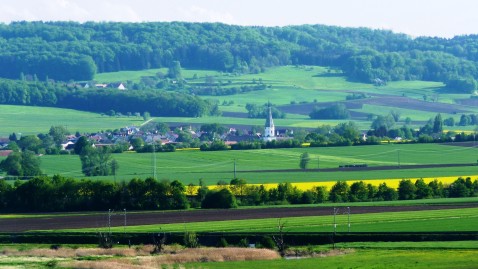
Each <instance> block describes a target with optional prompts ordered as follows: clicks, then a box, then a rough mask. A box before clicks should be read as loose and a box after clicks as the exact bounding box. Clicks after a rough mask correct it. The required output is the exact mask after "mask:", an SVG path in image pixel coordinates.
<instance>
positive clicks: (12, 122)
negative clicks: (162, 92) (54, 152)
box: [0, 105, 143, 137]
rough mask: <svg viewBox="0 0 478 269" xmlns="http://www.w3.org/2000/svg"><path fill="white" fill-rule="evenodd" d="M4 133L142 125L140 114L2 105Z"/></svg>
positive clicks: (0, 117)
mask: <svg viewBox="0 0 478 269" xmlns="http://www.w3.org/2000/svg"><path fill="white" fill-rule="evenodd" d="M0 122H1V123H2V127H1V128H0V137H8V135H10V134H11V133H14V132H15V133H17V134H18V133H21V134H23V135H33V134H35V135H36V134H39V133H48V131H49V130H50V127H51V126H65V127H67V128H68V130H70V132H73V133H75V132H76V131H79V132H98V131H100V130H108V129H117V128H121V127H125V126H131V125H136V126H138V125H141V124H142V123H143V118H140V117H109V116H102V115H100V114H97V113H91V112H83V111H77V110H72V109H61V108H51V107H34V106H10V105H0Z"/></svg>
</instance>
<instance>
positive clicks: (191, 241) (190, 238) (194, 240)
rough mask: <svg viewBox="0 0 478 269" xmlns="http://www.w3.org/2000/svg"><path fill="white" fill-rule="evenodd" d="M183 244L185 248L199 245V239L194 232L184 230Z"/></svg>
mask: <svg viewBox="0 0 478 269" xmlns="http://www.w3.org/2000/svg"><path fill="white" fill-rule="evenodd" d="M183 243H184V246H185V247H187V248H197V247H199V240H198V237H197V235H196V233H195V232H185V233H184V237H183Z"/></svg>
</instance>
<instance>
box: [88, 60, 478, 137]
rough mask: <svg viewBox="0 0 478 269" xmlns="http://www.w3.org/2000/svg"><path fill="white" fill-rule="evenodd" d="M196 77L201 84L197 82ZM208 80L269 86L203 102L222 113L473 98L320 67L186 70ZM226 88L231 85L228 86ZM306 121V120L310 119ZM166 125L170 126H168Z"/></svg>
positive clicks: (123, 76)
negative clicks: (387, 99)
mask: <svg viewBox="0 0 478 269" xmlns="http://www.w3.org/2000/svg"><path fill="white" fill-rule="evenodd" d="M157 72H162V73H167V69H164V68H163V69H151V70H143V71H121V72H113V73H102V74H97V75H96V77H95V79H96V80H97V81H101V82H114V81H133V82H138V81H139V80H140V78H141V77H142V76H154V75H155V74H156V73H157ZM194 75H196V77H197V78H193V76H194ZM207 76H212V77H214V80H215V81H216V82H218V83H222V84H223V86H222V87H224V88H228V87H240V86H243V85H251V84H253V83H254V81H255V82H258V81H259V80H260V81H261V82H262V83H264V84H265V85H267V86H268V88H267V89H265V90H261V91H253V92H247V93H242V94H236V95H226V96H203V98H207V99H213V100H217V101H218V102H219V104H222V103H223V102H224V101H226V102H230V101H232V102H233V104H232V105H224V106H223V105H221V106H220V109H221V110H222V111H227V112H246V109H245V106H246V104H247V103H254V104H264V103H267V102H269V101H270V102H272V103H273V104H274V105H277V106H280V105H288V104H290V103H311V102H313V101H316V102H317V103H318V104H320V103H321V102H336V101H344V100H345V97H346V96H347V95H349V94H350V93H351V92H362V93H366V94H373V95H381V96H384V95H385V96H405V97H409V98H413V99H418V100H423V98H424V96H427V97H429V98H431V97H434V98H435V97H436V99H437V100H436V102H440V103H445V104H453V103H455V99H466V98H469V96H470V95H469V94H456V93H446V92H444V91H443V90H442V88H443V87H444V84H443V83H441V82H428V81H396V82H389V83H388V84H387V85H386V86H380V87H377V86H374V85H371V84H365V83H356V82H351V81H348V80H347V79H346V77H345V76H344V75H343V74H342V73H340V72H337V71H335V70H331V69H330V68H328V67H321V66H306V67H304V66H300V67H296V66H281V67H274V68H269V69H267V70H266V71H265V72H264V73H259V74H243V75H237V74H230V73H221V72H217V71H212V70H190V69H183V77H184V78H185V79H186V80H187V82H188V84H189V85H191V86H194V85H195V84H201V83H204V82H205V81H206V77H207ZM226 82H227V83H226ZM464 108H465V109H466V110H469V111H473V112H478V110H477V109H476V108H474V107H464ZM390 110H399V111H401V110H402V109H399V108H394V107H393V106H390V107H386V108H385V109H384V108H383V107H382V108H380V109H373V108H370V107H364V108H363V109H359V110H355V111H357V112H363V113H375V114H379V115H385V114H388V113H389V111H390ZM435 115H436V113H433V112H427V111H424V110H422V108H421V107H417V108H416V110H404V111H403V117H402V118H403V119H404V118H406V117H411V118H412V120H415V121H417V120H419V121H424V120H425V121H426V120H428V119H429V118H430V117H433V116H435ZM442 116H443V117H444V118H446V117H449V116H453V117H456V118H457V117H458V116H457V115H453V114H446V113H444V114H443V115H442ZM306 118H307V116H306ZM191 120H192V119H184V121H185V122H190V121H191ZM166 121H168V120H166ZM174 121H177V122H183V120H182V119H174ZM195 121H196V122H197V123H208V122H210V121H211V119H207V118H202V119H197V120H195ZM219 122H228V123H231V124H248V125H251V123H252V124H253V122H254V121H247V120H245V119H232V121H231V119H223V121H219ZM277 125H278V126H290V127H303V128H314V127H317V126H318V124H317V123H312V124H311V123H310V122H307V121H304V120H303V119H298V121H297V119H294V123H289V122H288V121H287V120H286V121H282V122H278V124H277ZM362 126H363V128H364V129H367V128H368V127H369V126H370V122H366V121H365V122H361V127H362Z"/></svg>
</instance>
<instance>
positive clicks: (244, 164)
mask: <svg viewBox="0 0 478 269" xmlns="http://www.w3.org/2000/svg"><path fill="white" fill-rule="evenodd" d="M304 152H308V153H309V155H310V157H311V161H310V163H309V168H310V169H317V168H320V169H325V168H337V167H338V166H339V165H344V164H364V163H365V164H368V165H369V166H397V169H393V170H387V171H380V170H378V171H351V172H346V171H343V170H342V171H332V172H326V171H322V172H321V171H320V169H319V171H313V172H312V171H298V170H296V171H293V169H299V159H300V155H301V154H302V153H304ZM112 156H113V158H114V159H116V160H117V161H118V163H119V169H118V171H117V177H116V178H117V180H129V179H132V178H135V177H137V178H146V177H149V176H152V175H153V163H152V160H153V155H152V154H151V153H134V152H127V153H122V154H113V155H112ZM477 158H478V150H477V149H476V148H473V147H454V146H446V145H439V144H408V145H403V144H386V145H379V146H356V147H330V148H295V149H267V150H243V151H216V152H201V151H199V150H178V151H176V152H169V153H156V174H157V178H158V179H171V180H174V179H177V180H180V181H182V182H183V183H185V184H189V183H194V184H197V183H198V180H199V179H203V180H204V181H205V183H206V184H208V185H213V184H216V183H217V182H218V181H219V180H225V181H227V182H229V181H230V180H231V179H232V178H233V177H234V173H233V170H234V160H235V162H236V176H237V177H239V178H243V179H246V180H247V182H248V183H255V184H263V183H280V182H286V181H287V182H322V181H336V180H365V179H370V180H374V179H375V180H384V179H402V178H411V179H416V178H421V177H425V178H432V177H438V178H439V177H454V176H456V177H458V176H472V175H478V168H477V167H476V166H466V167H442V168H423V169H399V168H398V162H399V161H400V165H402V166H403V165H416V164H446V163H476V161H477ZM41 168H42V170H43V171H44V173H46V174H48V175H55V174H59V175H63V176H66V177H75V178H83V177H84V176H83V175H82V173H81V164H80V159H79V157H78V156H76V155H61V156H54V155H45V156H41ZM287 169H292V170H291V171H286V170H287ZM263 170H272V171H263ZM97 179H104V180H113V177H112V176H109V177H97Z"/></svg>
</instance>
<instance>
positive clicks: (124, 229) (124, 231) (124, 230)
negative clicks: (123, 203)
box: [123, 208, 126, 236]
mask: <svg viewBox="0 0 478 269" xmlns="http://www.w3.org/2000/svg"><path fill="white" fill-rule="evenodd" d="M123 210H124V226H123V233H124V235H125V236H126V208H125V209H123Z"/></svg>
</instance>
